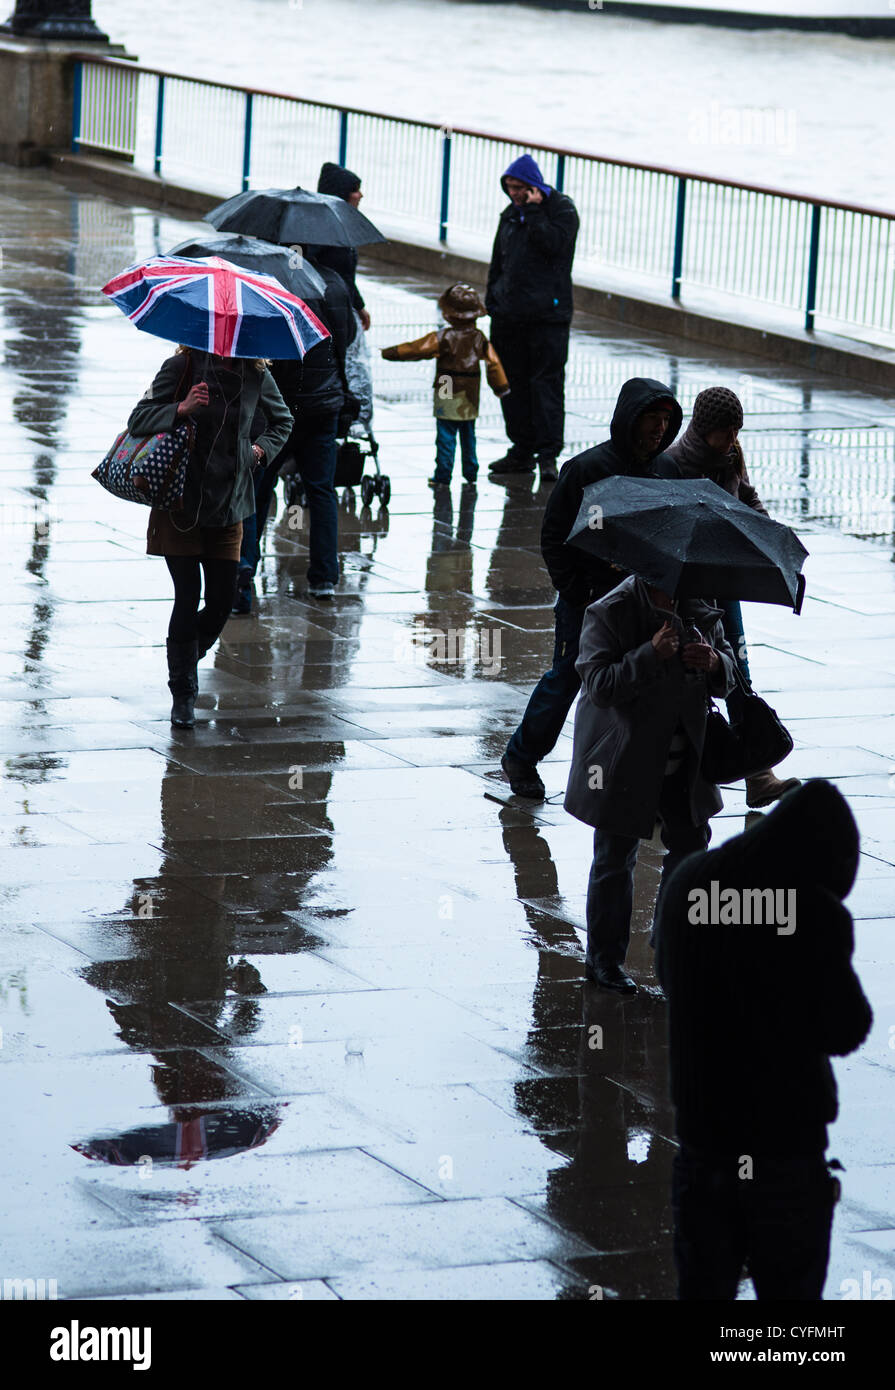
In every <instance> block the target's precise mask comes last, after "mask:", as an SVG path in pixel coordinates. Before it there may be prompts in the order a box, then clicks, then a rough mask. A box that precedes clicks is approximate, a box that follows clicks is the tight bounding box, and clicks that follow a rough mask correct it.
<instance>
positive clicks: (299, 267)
mask: <svg viewBox="0 0 895 1390" xmlns="http://www.w3.org/2000/svg"><path fill="white" fill-rule="evenodd" d="M165 254H166V255H169V256H186V257H189V258H190V259H192V258H193V257H201V256H222V257H223V259H224V260H225V261H232V262H233V264H234V265H238V266H242V268H243V270H256V271H259V272H260V273H261V274H262V275H273V276H274V277H275V279H277V280H279V282H280V284H281V285H283V286H284V287H285V288H286V289H287V290H289V291H290V292H291V293H292V294H297V295H298V297H299V299H304V300H305V301H308V302H312V304H313V301H317V302H322V301H323V298H324V296H325V294H326V283H325V281H324V280H323V278H322V276H320V275H319V274H318V272H317V271H316V270H314V268H313V266H311V265H310V264H309V263H308V262H307V261H306V260H304V259H303V258H302V257H301V256H297V255H296V254H295V252H294V251H290V250H289V249H288V248H287V247H285V246H276V245H274V243H273V242H272V241H261V240H260V239H259V238H258V237H253V236H240V235H239V234H238V233H234V232H209V233H208V236H202V237H193V238H192V239H191V240H189V241H182V242H181V243H180V245H179V246H175V247H173V249H172V250H171V251H168V252H166V253H165Z"/></svg>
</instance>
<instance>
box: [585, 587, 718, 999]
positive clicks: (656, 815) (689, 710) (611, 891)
mask: <svg viewBox="0 0 895 1390" xmlns="http://www.w3.org/2000/svg"><path fill="white" fill-rule="evenodd" d="M577 666H578V674H579V676H580V677H581V682H582V687H583V688H582V691H581V697H580V699H579V701H578V708H577V710H576V712H575V739H574V744H573V747H572V767H571V771H570V773H569V784H568V787H567V789H566V799H565V807H566V810H567V811H568V812H569V813H570V815H573V816H576V817H577V819H578V820H583V821H584V822H585V823H586V824H587V825H592V826H593V827H594V857H593V863H592V865H591V870H590V878H589V881H588V885H587V955H586V958H585V975H586V977H587V979H588V980H590V981H591V983H593V984H595V985H599V986H600V988H602V989H609V990H615V991H616V992H617V993H619V994H636V992H637V986H636V985H635V983H634V981H633V980H632V979H630V978H629V976H628V975H626V974H625V972H624V970H623V968H622V967H623V965H624V963H625V956H626V954H627V950H628V942H629V939H630V930H631V912H632V909H633V902H634V867H635V864H636V862H637V853H638V850H639V847H640V841H641V840H646V839H651V838H652V835H653V830H654V828H655V824H656V821H657V820H658V821H659V823H660V825H661V831H662V843H663V844H664V846H665V848H666V850H667V851H668V852H667V854H666V855H665V859H664V861H663V864H662V876H661V879H660V881H659V894H658V902H659V903H661V901H662V895H663V892H664V890H665V887H666V885H667V883H668V881H669V878H670V876H671V874H672V873H673V871H674V869H675V868H676V867H677V865H678V864H679V863H680V862H681V860H682V859H684V858H686V856H688V855H689V854H691V853H692V852H693V851H694V850H697V849H705V847H706V845H707V844H708V842H709V838H710V835H711V832H710V830H709V825H708V822H709V819H710V817H711V816H713V815H715V814H716V813H717V812H718V811H720V810H721V808H722V805H723V803H722V800H721V794H720V792H719V790H718V788H717V787H716V786H715V785H714V783H712V782H709V781H708V780H707V778H706V777H705V775H704V774H703V771H702V765H701V762H702V749H703V744H704V742H705V725H706V715H707V707H708V696H710V695H715V696H720V697H722V698H723V697H724V696H726V695H727V694H728V692H729V691H730V689H731V687H732V685H733V683H734V655H733V652H732V651H731V649H730V646H729V645H728V643H727V642H726V640H725V638H724V629H723V628H722V626H721V610H720V609H719V608H713V607H710V606H709V605H708V604H706V603H703V602H702V600H701V599H680V600H677V599H673V598H672V597H671V596H670V595H669V594H666V593H663V592H662V591H661V590H660V589H657V588H655V587H654V586H652V585H648V584H646V583H644V581H643V580H642V579H639V578H637V577H636V576H635V575H630V576H629V577H628V578H627V579H624V580H622V582H621V584H619V585H618V586H617V587H616V588H614V589H613V590H612V592H611V593H609V594H607V595H606V597H605V598H601V599H597V600H596V602H595V603H592V604H591V605H590V607H589V608H588V609H587V612H586V614H585V617H584V626H583V627H582V629H581V642H580V652H579V656H578V663H577Z"/></svg>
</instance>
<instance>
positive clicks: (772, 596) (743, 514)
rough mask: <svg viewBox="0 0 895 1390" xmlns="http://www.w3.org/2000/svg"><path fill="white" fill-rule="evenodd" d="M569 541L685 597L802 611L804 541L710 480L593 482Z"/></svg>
mask: <svg viewBox="0 0 895 1390" xmlns="http://www.w3.org/2000/svg"><path fill="white" fill-rule="evenodd" d="M567 542H568V544H570V545H577V546H580V547H581V549H582V550H587V551H589V552H590V554H592V555H597V556H599V558H600V559H602V560H607V561H610V562H611V563H612V564H615V565H619V566H621V567H622V568H623V569H625V570H629V571H630V572H631V573H632V574H638V575H640V577H641V578H642V579H645V580H646V581H647V583H648V584H654V585H656V587H657V588H660V589H664V590H665V592H666V593H667V594H671V595H672V596H675V597H677V598H707V597H711V598H719V599H734V598H737V599H751V600H752V601H753V602H756V603H778V604H781V605H783V606H784V607H787V608H793V609H795V611H796V612H797V613H798V612H799V610H800V609H801V606H802V598H803V596H804V592H805V581H804V578H803V576H802V575H801V573H800V571H801V568H802V565H803V564H804V562H805V557H806V556H807V554H808V552H807V550H806V549H805V547H804V546H803V545H802V542H801V541H800V540H799V538H798V536H797V535H796V534H795V532H794V531H792V530H791V529H790V528H789V527H788V526H783V525H781V524H780V522H777V521H772V520H771V518H770V517H768V516H764V515H763V514H762V513H761V512H757V511H755V509H754V508H753V507H747V506H746V504H745V503H744V502H740V501H739V499H738V498H736V497H731V495H730V493H729V492H726V491H725V490H724V488H722V487H719V486H718V484H717V483H713V482H710V481H709V480H708V479H706V478H685V479H673V480H669V479H666V478H629V477H624V476H616V477H609V478H601V479H600V480H599V481H598V482H595V483H589V484H588V485H587V487H586V488H585V489H584V494H583V497H582V501H581V507H580V509H579V512H578V516H577V518H576V520H575V525H574V526H573V527H572V530H571V531H570V532H569V535H568V538H567Z"/></svg>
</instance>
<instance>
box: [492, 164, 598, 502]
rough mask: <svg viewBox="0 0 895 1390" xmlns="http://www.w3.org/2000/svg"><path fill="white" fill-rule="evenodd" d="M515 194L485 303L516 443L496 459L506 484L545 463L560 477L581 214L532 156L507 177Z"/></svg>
mask: <svg viewBox="0 0 895 1390" xmlns="http://www.w3.org/2000/svg"><path fill="white" fill-rule="evenodd" d="M500 183H501V187H502V188H503V191H504V192H505V193H506V195H507V197H508V198H509V200H510V205H509V207H507V208H504V210H503V212H502V213H501V215H500V222H499V223H498V227H497V235H496V237H495V239H494V250H493V251H492V254H491V265H490V268H489V270H488V286H487V289H486V291H485V305H486V308H487V310H488V313H489V314H490V315H491V340H492V342H493V343H494V351H495V352H496V353H497V355H498V357H499V358H500V360H501V362H502V363H503V365H504V370H505V371H506V374H507V379H508V381H509V383H510V390H509V393H508V394H507V395H506V396H502V397H501V401H500V404H501V407H502V409H503V417H504V424H505V426H506V432H507V436H508V438H509V440H510V449H509V450H508V452H507V453H506V455H505V456H504V457H503V458H500V459H497V460H496V462H495V463H493V464H492V465H491V468H490V476H491V477H492V478H493V479H494V481H495V482H502V481H504V479H505V478H507V477H511V476H512V475H513V474H526V473H528V474H530V473H534V470H535V464H537V466H538V467H539V469H540V474H541V482H542V483H548V482H555V481H556V477H557V473H556V460H557V457H558V455H559V454H560V453H561V451H562V446H563V429H564V424H565V371H566V358H567V357H568V355H569V326H570V324H571V322H572V259H573V257H574V255H575V241H576V238H577V236H578V213H577V212H576V210H575V204H574V203H573V202H572V200H571V198H567V197H566V196H565V194H563V193H559V192H558V191H557V190H556V189H555V188H551V187H550V185H549V184H547V183H545V181H544V178H543V176H542V174H541V171H540V169H539V168H538V166H537V164H536V163H535V161H534V160H533V159H532V157H531V155H529V154H524V155H522V157H521V158H520V159H516V160H514V161H513V163H512V164H511V165H510V167H509V168H508V169H507V170H506V172H505V173H504V175H503V177H502V178H501V180H500Z"/></svg>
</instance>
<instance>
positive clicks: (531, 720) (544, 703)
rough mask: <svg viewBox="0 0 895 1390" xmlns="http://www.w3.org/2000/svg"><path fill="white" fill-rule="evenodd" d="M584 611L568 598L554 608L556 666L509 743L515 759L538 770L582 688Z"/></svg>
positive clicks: (539, 685) (540, 683)
mask: <svg viewBox="0 0 895 1390" xmlns="http://www.w3.org/2000/svg"><path fill="white" fill-rule="evenodd" d="M585 611H586V610H585V609H584V608H573V607H572V605H571V604H569V603H566V601H565V599H564V598H557V600H556V607H555V609H554V622H555V626H556V637H555V640H554V644H553V665H552V666H551V667H550V670H549V671H548V672H547V673H546V675H543V676H542V677H541V679H540V680H539V681H538V683H537V685H536V686H535V688H534V690H533V691H532V693H531V698H530V699H529V701H528V705H527V707H526V710H525V713H524V714H523V716H522V723H521V724H520V725H519V727H518V729H517V730H516V732H515V733H514V734H513V736H512V738H511V739H510V741H509V743H508V744H507V752H508V753H509V755H510V757H511V758H518V759H519V760H520V762H523V763H528V765H529V766H530V767H534V765H535V763H538V762H540V760H541V758H546V756H547V754H548V753H549V752H550V751H551V749H552V748H555V747H556V741H557V739H558V738H559V736H560V734H561V733H562V727H563V724H565V722H566V717H567V716H568V713H569V710H570V709H571V708H572V705H573V704H574V702H575V697H576V695H577V694H578V692H579V690H580V689H581V677H580V676H579V675H578V672H577V671H576V670H575V662H576V661H577V660H578V642H579V640H580V638H581V624H582V623H583V622H584V614H585Z"/></svg>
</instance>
